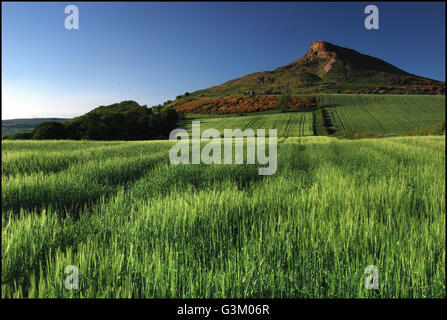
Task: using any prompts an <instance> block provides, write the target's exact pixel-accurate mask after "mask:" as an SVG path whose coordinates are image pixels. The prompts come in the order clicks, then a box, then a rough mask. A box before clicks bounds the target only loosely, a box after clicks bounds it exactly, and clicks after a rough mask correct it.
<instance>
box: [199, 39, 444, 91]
mask: <svg viewBox="0 0 447 320" xmlns="http://www.w3.org/2000/svg"><path fill="white" fill-rule="evenodd" d="M249 90H254V91H255V92H256V94H285V93H289V94H303V93H304V94H308V93H345V92H347V91H353V92H354V91H355V92H356V93H418V94H443V93H444V92H445V83H444V82H441V81H437V80H432V79H427V78H423V77H419V76H416V75H413V74H410V73H408V72H405V71H403V70H401V69H399V68H397V67H395V66H393V65H391V64H389V63H387V62H385V61H383V60H380V59H378V58H374V57H371V56H368V55H364V54H361V53H359V52H357V51H355V50H352V49H348V48H343V47H339V46H337V45H334V44H331V43H328V42H325V41H314V42H313V43H312V45H311V46H310V48H309V50H308V51H307V53H306V54H305V55H304V56H303V57H302V58H300V59H298V60H296V61H293V62H291V63H289V64H287V65H285V66H282V67H279V68H277V69H275V70H272V71H265V72H256V73H252V74H249V75H246V76H244V77H241V78H238V79H234V80H230V81H228V82H225V83H223V84H221V85H217V86H214V87H211V88H208V89H205V90H199V91H196V92H194V93H193V94H192V96H193V97H194V96H199V97H200V96H221V95H238V94H246V93H247V91H249ZM353 92H347V93H353Z"/></svg>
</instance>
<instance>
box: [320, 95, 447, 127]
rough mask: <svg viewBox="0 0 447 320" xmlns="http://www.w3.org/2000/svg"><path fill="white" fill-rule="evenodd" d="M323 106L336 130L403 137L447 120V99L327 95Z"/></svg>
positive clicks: (416, 96)
mask: <svg viewBox="0 0 447 320" xmlns="http://www.w3.org/2000/svg"><path fill="white" fill-rule="evenodd" d="M320 104H321V106H322V107H324V108H325V110H326V111H327V112H328V114H329V116H330V118H331V122H332V125H333V129H335V130H336V131H339V130H347V131H360V132H369V133H376V134H383V135H401V134H403V133H405V132H407V131H410V130H414V129H416V128H418V127H426V126H430V125H435V124H438V123H439V122H441V121H443V120H445V96H430V95H375V94H374V95H373V94H371V95H366V94H325V95H321V96H320Z"/></svg>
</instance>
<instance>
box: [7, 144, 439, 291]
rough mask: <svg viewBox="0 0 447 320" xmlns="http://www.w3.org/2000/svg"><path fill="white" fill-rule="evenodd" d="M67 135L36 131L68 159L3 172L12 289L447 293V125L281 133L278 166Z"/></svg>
mask: <svg viewBox="0 0 447 320" xmlns="http://www.w3.org/2000/svg"><path fill="white" fill-rule="evenodd" d="M7 143H8V144H7V152H8V154H9V155H8V157H11V158H10V159H15V158H14V157H15V155H14V154H15V151H14V144H15V143H17V145H18V150H17V152H18V153H24V155H23V159H24V162H26V161H33V160H32V157H30V156H29V154H28V153H27V152H28V151H29V149H33V150H36V149H35V148H34V147H35V146H36V145H35V144H34V143H31V142H30V143H29V144H28V145H26V143H23V142H15V141H13V142H10V141H8V142H7ZM65 143H66V142H63V141H61V142H57V143H54V142H49V141H44V142H38V143H37V144H40V146H41V148H42V150H56V151H54V152H55V153H54V156H56V157H58V159H60V161H62V163H65V162H63V161H64V160H63V159H64V155H65V156H66V157H67V159H69V160H67V161H68V162H69V163H71V164H69V165H67V166H66V167H64V168H63V169H62V170H59V171H57V170H56V171H52V173H43V172H42V170H41V169H38V168H36V170H35V171H32V170H31V171H30V170H29V169H27V170H26V171H23V172H22V171H20V170H16V171H14V174H12V173H11V174H10V176H9V177H5V178H3V177H2V179H4V180H3V181H2V182H4V185H3V188H2V200H3V202H4V203H6V207H5V204H2V206H3V207H2V297H136V298H139V297H145V298H153V297H179V298H181V297H185V298H186V297H194V298H196V297H212V298H218V297H232V298H238V297H241V298H245V297H266V298H269V297H275V298H277V297H280V298H293V297H300V298H326V297H329V298H331V297H341V298H343V297H344V298H351V297H377V298H396V297H399V298H408V297H421V298H425V297H441V298H445V209H446V208H445V137H402V138H400V137H399V138H386V139H368V140H337V139H335V138H328V137H305V138H281V139H279V146H278V169H277V172H276V174H274V175H272V176H259V175H258V174H257V173H258V171H257V169H258V166H257V165H210V166H207V165H203V164H201V165H171V164H169V158H168V153H169V148H170V146H171V145H172V144H173V143H172V142H156V141H153V142H122V143H115V142H111V143H110V144H109V143H101V147H100V148H99V149H95V148H88V149H85V153H82V154H78V153H77V152H78V151H77V150H82V149H83V147H84V146H85V147H87V146H89V145H90V142H82V141H80V142H69V143H68V144H67V145H64V144H65ZM2 146H3V145H2ZM108 146H109V147H108ZM70 150H73V151H70ZM95 150H96V151H95ZM98 150H99V151H98ZM3 152H4V151H3ZM57 152H59V154H57ZM97 152H99V154H98V153H97ZM126 154H127V155H128V156H127V157H126ZM73 155H76V157H77V156H79V157H80V158H79V159H76V160H74V159H73ZM36 156H37V157H40V156H42V157H43V156H44V152H42V154H40V153H39V152H37V154H36ZM96 157H97V158H98V161H95V160H94V159H95V158H96ZM82 158H86V160H82ZM70 161H73V162H70ZM32 163H38V162H32ZM23 166H24V167H26V165H23ZM10 168H12V166H10ZM11 170H12V169H11ZM5 183H6V184H5ZM35 183H38V184H39V188H37V187H36V186H37V185H35ZM90 185H91V186H92V187H89V186H90ZM17 188H24V189H23V190H25V189H26V191H27V192H26V193H21V192H18V193H14V192H17V191H14V190H17ZM40 188H43V190H45V192H43V191H42V190H41V189H40ZM101 188H104V190H106V191H107V192H106V193H102V192H103V190H102V189H101ZM69 190H72V191H73V194H71V193H69ZM98 190H100V191H101V192H98ZM10 194H16V196H14V197H10V196H9V195H10ZM77 194H78V195H77ZM85 197H89V201H84V200H85ZM5 201H6V202H5ZM65 202H69V203H74V204H76V203H82V206H73V207H74V208H76V210H77V211H76V214H72V215H66V214H65V211H64V210H62V209H58V206H59V207H60V206H61V204H63V203H65ZM30 203H32V206H31V205H29V204H30ZM27 208H28V209H27ZM33 208H34V209H33ZM68 265H75V266H77V267H78V268H79V277H80V278H79V290H67V289H65V287H64V279H65V278H66V276H67V275H66V274H65V273H64V269H65V267H66V266H68ZM368 265H375V266H377V267H378V269H379V277H380V278H379V279H380V280H379V290H367V289H365V286H364V280H365V277H366V275H365V274H364V270H365V268H366V266H368Z"/></svg>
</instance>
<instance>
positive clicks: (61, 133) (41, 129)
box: [33, 121, 67, 140]
mask: <svg viewBox="0 0 447 320" xmlns="http://www.w3.org/2000/svg"><path fill="white" fill-rule="evenodd" d="M66 137H67V133H66V131H65V127H64V125H63V124H62V123H60V122H56V121H49V122H43V123H41V124H39V125H38V126H37V127H36V128H35V129H34V131H33V139H38V140H44V139H66Z"/></svg>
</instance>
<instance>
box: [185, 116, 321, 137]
mask: <svg viewBox="0 0 447 320" xmlns="http://www.w3.org/2000/svg"><path fill="white" fill-rule="evenodd" d="M195 120H196V121H200V131H201V132H202V131H204V130H206V129H210V128H213V129H216V130H218V131H219V132H220V134H221V135H222V136H223V134H224V129H241V130H245V129H249V128H251V129H253V130H254V133H255V134H256V130H257V129H265V135H266V136H268V129H276V130H277V136H278V137H300V136H312V135H313V134H314V133H313V131H312V112H289V113H264V114H262V113H261V114H259V113H258V114H255V115H245V116H221V117H212V118H211V117H210V118H206V117H198V118H197V119H195ZM191 123H192V120H191V119H188V120H184V121H182V122H181V123H180V126H181V127H182V128H184V129H186V130H187V131H188V133H189V135H190V136H191V132H192V128H191Z"/></svg>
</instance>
